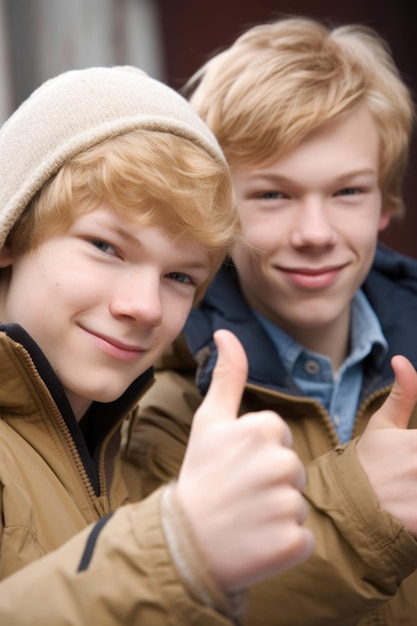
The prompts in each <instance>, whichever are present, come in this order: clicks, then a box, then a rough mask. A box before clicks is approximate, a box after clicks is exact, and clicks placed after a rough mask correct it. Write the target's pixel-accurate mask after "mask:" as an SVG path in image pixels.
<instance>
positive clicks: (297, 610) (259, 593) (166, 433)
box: [126, 368, 417, 626]
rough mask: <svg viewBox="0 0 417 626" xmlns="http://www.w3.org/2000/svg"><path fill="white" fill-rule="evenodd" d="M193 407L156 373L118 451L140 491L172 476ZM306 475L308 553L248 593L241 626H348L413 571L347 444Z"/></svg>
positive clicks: (177, 386)
mask: <svg viewBox="0 0 417 626" xmlns="http://www.w3.org/2000/svg"><path fill="white" fill-rule="evenodd" d="M200 402H201V396H200V394H199V393H198V390H197V389H196V388H195V385H194V383H193V375H192V374H191V372H185V371H183V372H181V371H180V370H179V369H178V368H177V369H176V370H175V371H173V370H170V369H164V370H161V371H159V372H158V373H157V378H156V384H155V386H154V387H153V388H152V389H151V390H150V391H148V392H147V393H146V394H145V397H144V398H143V399H142V401H141V406H140V415H139V417H138V418H137V419H136V421H135V420H134V421H133V423H132V426H131V432H130V435H129V440H128V444H127V446H126V457H127V459H129V461H130V462H132V463H137V464H138V465H139V471H140V472H141V473H142V477H143V481H144V484H145V485H147V490H148V491H150V490H152V489H153V488H155V487H156V486H157V485H158V484H161V483H162V482H164V481H166V480H170V479H172V477H174V476H176V475H177V473H178V471H179V468H180V466H181V461H182V458H183V455H184V452H185V448H186V445H187V438H188V435H189V430H190V425H191V421H192V416H193V414H194V412H195V409H196V408H197V406H198V404H199V403H200ZM307 475H308V483H307V484H308V487H307V489H306V491H305V496H306V498H307V501H308V503H309V514H308V519H307V525H308V526H309V527H310V528H311V529H312V530H313V533H314V535H315V538H316V550H315V553H314V555H313V556H312V557H311V558H310V559H309V560H308V561H306V562H304V563H302V564H301V565H299V566H297V567H296V568H294V569H292V570H290V571H288V572H284V573H283V574H280V575H279V577H274V578H271V579H270V580H267V581H265V582H263V583H260V584H259V585H257V586H255V587H253V588H252V589H251V590H249V597H248V601H247V611H246V613H245V619H244V624H245V625H247V626H252V625H254V624H256V625H257V624H262V626H278V625H285V626H305V625H306V624H308V625H309V626H326V625H330V624H331V625H332V626H354V625H356V624H358V622H359V621H360V619H362V618H363V617H364V616H366V615H367V614H369V613H370V612H371V611H372V610H373V609H375V608H377V607H379V606H381V605H382V604H384V603H385V602H386V601H388V600H390V599H391V597H392V596H394V595H395V594H396V593H397V591H398V588H399V586H400V584H401V582H402V581H403V580H404V579H405V578H406V577H407V576H409V574H410V573H412V572H413V571H414V570H415V569H416V568H417V542H416V541H415V539H414V538H413V537H412V536H411V535H410V534H409V533H408V532H407V531H406V530H405V529H404V527H403V526H402V525H401V524H400V522H399V521H398V520H396V519H395V518H393V517H392V516H391V515H390V514H389V513H387V512H385V511H383V510H381V509H379V508H378V503H377V501H376V498H375V495H374V493H373V491H372V489H371V486H370V484H369V482H368V480H367V477H366V475H365V473H364V472H363V470H362V467H361V465H360V463H359V460H358V458H357V456H356V442H355V441H352V442H350V443H349V444H348V445H347V446H346V447H344V448H340V449H337V450H333V451H331V452H329V453H326V454H324V455H323V456H321V457H319V458H317V459H316V460H314V461H313V462H311V463H310V464H309V465H308V466H307ZM278 615H279V617H278Z"/></svg>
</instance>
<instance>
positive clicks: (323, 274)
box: [277, 264, 346, 290]
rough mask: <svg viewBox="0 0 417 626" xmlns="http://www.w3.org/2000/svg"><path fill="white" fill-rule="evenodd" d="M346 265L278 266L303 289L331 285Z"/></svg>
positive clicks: (292, 281) (291, 280) (321, 287)
mask: <svg viewBox="0 0 417 626" xmlns="http://www.w3.org/2000/svg"><path fill="white" fill-rule="evenodd" d="M345 267H346V264H345V265H329V266H326V267H320V268H312V267H295V268H286V267H280V266H277V269H278V270H279V271H280V272H282V273H283V274H284V275H285V276H286V277H287V279H288V280H289V281H290V282H291V283H292V284H293V285H295V286H297V287H301V288H303V289H311V290H315V289H324V288H326V287H330V286H331V285H332V284H333V283H334V282H336V280H337V278H338V277H339V275H340V274H341V272H342V271H343V269H344V268H345Z"/></svg>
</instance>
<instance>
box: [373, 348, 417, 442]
mask: <svg viewBox="0 0 417 626" xmlns="http://www.w3.org/2000/svg"><path fill="white" fill-rule="evenodd" d="M391 364H392V367H393V370H394V373H395V382H394V385H393V387H392V389H391V393H390V394H389V396H388V398H387V399H386V400H385V402H384V404H383V405H382V407H381V408H380V409H379V410H378V411H377V412H376V413H375V414H374V415H373V417H372V420H371V421H370V423H369V426H368V428H370V429H371V430H372V429H375V428H407V426H408V422H409V420H410V416H411V413H412V411H413V409H414V406H415V404H416V402H417V372H416V370H415V369H414V367H413V365H412V364H411V363H410V361H409V360H408V359H406V358H405V357H404V356H400V355H397V356H395V357H393V359H392V361H391Z"/></svg>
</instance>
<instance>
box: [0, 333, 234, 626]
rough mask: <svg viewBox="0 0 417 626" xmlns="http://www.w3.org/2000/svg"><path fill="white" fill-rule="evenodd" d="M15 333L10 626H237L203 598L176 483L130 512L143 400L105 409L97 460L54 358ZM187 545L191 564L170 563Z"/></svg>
mask: <svg viewBox="0 0 417 626" xmlns="http://www.w3.org/2000/svg"><path fill="white" fill-rule="evenodd" d="M7 333H8V334H6V333H5V332H0V407H1V409H0V411H1V413H0V542H1V543H0V579H1V582H0V624H1V625H2V626H26V625H28V626H29V625H36V626H58V625H61V624H62V625H63V624H68V625H73V626H116V625H117V626H119V625H121V624H123V625H124V626H160V625H161V626H162V625H172V626H186V625H187V624H191V625H196V626H197V625H198V626H203V625H207V626H213V625H215V626H227V625H230V624H231V621H230V620H229V619H227V618H226V617H225V616H224V615H222V614H221V613H219V612H217V611H215V610H213V609H212V608H210V607H208V606H204V605H203V604H202V603H200V602H199V599H198V598H199V591H200V589H199V574H201V573H202V572H203V573H204V575H206V572H205V568H204V564H202V563H201V561H199V560H197V558H196V553H195V551H193V543H192V541H193V540H192V535H191V533H190V531H189V529H188V528H187V526H186V522H185V520H183V519H182V518H181V511H179V509H178V504H177V503H176V502H175V494H174V490H173V489H172V487H164V488H163V489H159V490H158V491H157V492H156V493H155V494H153V495H152V496H151V497H150V498H147V499H146V500H144V501H143V502H141V503H137V504H131V505H126V506H121V505H124V504H126V503H127V502H128V497H129V494H128V490H127V486H126V483H125V480H124V478H123V476H122V464H121V460H120V453H119V448H120V434H119V431H120V423H121V419H122V417H123V413H124V414H127V413H128V412H129V411H130V409H131V406H132V403H133V398H131V399H130V400H129V401H128V402H127V403H126V402H125V403H124V404H125V406H124V410H123V412H122V413H121V414H120V415H119V413H118V411H119V412H120V407H119V406H118V405H117V407H116V406H111V407H110V411H106V409H105V407H102V413H103V415H99V416H98V417H99V419H100V418H102V419H103V420H104V422H103V426H102V429H103V431H105V437H104V440H103V441H102V442H101V443H100V444H99V445H98V447H97V449H96V452H95V458H96V459H97V462H96V463H93V462H92V461H91V457H89V456H88V452H87V448H86V446H85V441H84V438H83V437H82V436H81V431H80V430H79V428H78V425H77V424H76V422H75V420H74V419H73V416H71V415H70V411H69V405H68V404H67V402H66V400H65V397H64V396H63V395H62V391H61V389H60V387H59V384H58V383H57V381H56V379H54V374H53V372H52V370H51V368H50V367H49V365H48V364H47V363H46V361H45V360H44V357H43V356H42V355H41V354H40V353H39V350H38V349H37V347H36V346H34V345H33V344H32V342H31V341H30V338H28V336H27V335H25V333H24V332H22V329H20V328H19V327H13V328H8V329H7ZM22 344H25V345H26V346H29V348H30V353H29V352H28V350H27V349H26V348H25V347H23V345H22ZM39 371H42V378H41V376H40V375H39V373H38V372H39ZM147 378H148V377H146V376H145V381H143V382H140V384H139V387H142V386H143V385H144V384H145V383H146V382H147ZM46 382H47V383H48V386H47V384H46ZM52 394H53V395H52ZM135 400H136V398H135ZM112 411H114V412H115V415H116V418H115V419H111V415H110V413H111V412H112ZM105 429H107V430H105ZM88 459H90V461H88ZM130 475H131V476H134V474H133V473H132V471H130ZM135 490H136V491H137V492H138V493H139V492H140V489H139V490H138V483H137V477H135ZM167 529H168V530H169V532H170V534H171V536H174V538H175V541H174V542H172V541H171V543H170V549H169V548H168V545H167V540H166V530H167ZM181 534H183V536H182V537H181ZM177 540H181V541H183V542H184V543H186V544H187V546H188V550H187V553H186V554H182V555H181V563H182V565H181V568H179V567H178V565H177V561H176V562H174V559H173V557H172V556H171V554H175V549H176V545H175V544H176V542H177ZM172 543H174V545H172ZM172 550H173V552H172ZM178 562H179V561H178ZM184 569H185V570H187V571H186V572H184ZM184 573H186V574H187V576H190V575H191V578H192V584H191V586H189V587H186V586H185V585H184V583H183V579H184ZM207 591H209V592H210V591H212V590H207ZM217 591H218V590H216V589H215V588H214V590H213V599H214V600H218V598H216V597H215V594H216V593H217ZM219 602H220V603H221V602H222V598H220V600H219Z"/></svg>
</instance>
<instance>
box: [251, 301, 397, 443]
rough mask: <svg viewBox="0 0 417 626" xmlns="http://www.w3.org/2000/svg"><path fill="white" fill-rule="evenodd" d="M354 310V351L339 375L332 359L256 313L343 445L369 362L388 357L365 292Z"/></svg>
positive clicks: (353, 306) (305, 392) (356, 302)
mask: <svg viewBox="0 0 417 626" xmlns="http://www.w3.org/2000/svg"><path fill="white" fill-rule="evenodd" d="M351 307H352V316H351V351H350V354H349V355H348V356H347V358H346V359H345V361H344V363H343V364H342V366H341V367H340V368H339V370H338V371H337V372H336V373H333V368H332V363H331V360H330V359H329V358H328V357H326V356H324V355H322V354H319V353H317V352H313V351H310V350H307V349H305V348H304V347H303V346H302V345H301V344H300V343H298V342H297V341H295V340H294V339H293V338H292V337H290V336H289V335H288V334H287V333H285V332H284V331H283V330H282V329H281V328H279V327H278V326H276V325H275V324H274V323H273V322H271V321H270V320H268V319H266V318H265V317H263V316H262V315H261V314H260V313H258V312H257V311H253V313H254V314H255V316H256V317H257V319H258V320H259V322H260V323H261V325H262V326H263V328H264V329H265V330H266V332H267V333H268V335H269V336H270V338H271V340H272V342H273V343H274V345H275V347H276V349H277V351H278V354H279V356H280V358H281V360H282V362H283V364H284V367H285V369H286V370H287V372H288V374H289V375H290V376H291V377H292V379H293V380H294V382H295V383H296V385H297V386H298V387H299V389H300V390H301V391H302V392H303V393H304V395H306V396H308V397H310V398H314V399H315V400H318V401H319V402H320V403H321V404H322V405H323V406H324V407H325V409H326V410H327V412H328V413H329V415H330V417H331V419H332V421H333V423H334V426H335V429H336V431H337V433H338V436H339V438H340V440H341V442H342V443H346V442H347V441H349V440H350V438H351V436H352V430H353V425H354V421H355V416H356V412H357V409H358V401H359V396H360V392H361V388H362V380H363V362H364V360H365V358H366V357H367V356H368V355H369V354H370V353H371V351H374V353H375V356H376V358H377V359H378V360H379V359H381V360H383V359H384V358H385V356H386V355H387V353H388V344H387V341H386V339H385V337H384V335H383V332H382V329H381V325H380V323H379V321H378V318H377V316H376V314H375V312H374V311H373V309H372V307H371V305H370V304H369V302H368V300H367V299H366V297H365V295H364V294H363V292H362V291H361V290H359V291H357V292H356V294H355V296H354V298H353V300H352V304H351Z"/></svg>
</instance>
